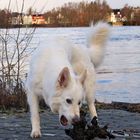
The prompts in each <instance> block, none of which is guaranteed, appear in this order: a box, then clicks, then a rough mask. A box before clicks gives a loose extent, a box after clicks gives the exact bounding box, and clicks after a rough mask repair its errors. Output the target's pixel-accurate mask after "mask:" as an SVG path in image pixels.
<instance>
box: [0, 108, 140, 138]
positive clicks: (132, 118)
mask: <svg viewBox="0 0 140 140" xmlns="http://www.w3.org/2000/svg"><path fill="white" fill-rule="evenodd" d="M98 115H99V124H100V125H105V124H108V123H109V130H111V131H112V132H114V133H113V134H114V135H115V136H116V139H115V140H124V139H125V138H129V139H131V140H138V139H140V121H139V120H140V114H139V113H130V112H128V111H123V110H114V109H98ZM40 116H41V130H42V137H41V138H40V140H46V139H49V140H71V139H70V138H69V137H68V136H66V135H65V132H64V128H63V127H61V126H60V125H59V121H58V115H55V114H53V113H52V112H50V111H48V110H47V111H45V112H43V113H41V114H40ZM87 117H88V118H89V115H88V116H87ZM0 124H1V125H0V140H16V139H17V140H19V139H20V140H25V139H26V140H31V138H30V136H29V135H30V131H31V124H30V114H29V113H15V114H11V115H7V114H4V113H0Z"/></svg>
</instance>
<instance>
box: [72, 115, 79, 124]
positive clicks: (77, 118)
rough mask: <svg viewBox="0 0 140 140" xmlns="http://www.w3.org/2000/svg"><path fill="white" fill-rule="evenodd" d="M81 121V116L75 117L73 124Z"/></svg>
mask: <svg viewBox="0 0 140 140" xmlns="http://www.w3.org/2000/svg"><path fill="white" fill-rule="evenodd" d="M79 121H80V117H79V116H77V115H76V116H75V117H74V118H73V119H72V124H76V123H78V122H79Z"/></svg>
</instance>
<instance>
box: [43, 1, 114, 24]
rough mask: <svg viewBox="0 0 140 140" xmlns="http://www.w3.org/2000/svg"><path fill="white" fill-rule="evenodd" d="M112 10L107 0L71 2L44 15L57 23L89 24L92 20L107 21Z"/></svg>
mask: <svg viewBox="0 0 140 140" xmlns="http://www.w3.org/2000/svg"><path fill="white" fill-rule="evenodd" d="M111 11H112V10H111V8H110V7H109V5H108V4H107V2H106V1H105V0H104V1H103V2H102V3H101V2H100V1H99V0H98V1H95V2H91V3H87V2H80V3H74V2H70V3H68V4H65V5H63V6H62V7H60V8H55V9H53V10H51V11H48V12H46V13H44V17H45V18H46V19H47V20H49V21H48V22H51V23H53V24H55V25H64V26H67V25H68V26H88V25H89V23H91V22H93V23H96V22H97V21H99V20H102V21H105V20H106V19H107V18H108V16H109V15H110V12H111ZM48 18H49V19H48Z"/></svg>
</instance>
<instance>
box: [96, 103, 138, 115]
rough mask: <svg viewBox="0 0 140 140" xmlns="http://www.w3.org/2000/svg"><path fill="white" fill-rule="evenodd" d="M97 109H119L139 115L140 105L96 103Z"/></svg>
mask: <svg viewBox="0 0 140 140" xmlns="http://www.w3.org/2000/svg"><path fill="white" fill-rule="evenodd" d="M96 107H97V109H120V110H125V111H129V112H137V113H140V103H125V102H112V103H103V102H98V101H96Z"/></svg>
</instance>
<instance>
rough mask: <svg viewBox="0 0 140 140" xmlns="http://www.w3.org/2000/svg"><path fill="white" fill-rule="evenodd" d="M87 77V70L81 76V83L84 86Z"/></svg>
mask: <svg viewBox="0 0 140 140" xmlns="http://www.w3.org/2000/svg"><path fill="white" fill-rule="evenodd" d="M86 76H87V70H84V71H83V72H82V74H81V75H80V78H79V79H80V82H81V83H82V85H83V84H84V82H85V79H86Z"/></svg>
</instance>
